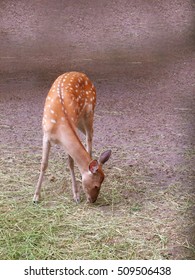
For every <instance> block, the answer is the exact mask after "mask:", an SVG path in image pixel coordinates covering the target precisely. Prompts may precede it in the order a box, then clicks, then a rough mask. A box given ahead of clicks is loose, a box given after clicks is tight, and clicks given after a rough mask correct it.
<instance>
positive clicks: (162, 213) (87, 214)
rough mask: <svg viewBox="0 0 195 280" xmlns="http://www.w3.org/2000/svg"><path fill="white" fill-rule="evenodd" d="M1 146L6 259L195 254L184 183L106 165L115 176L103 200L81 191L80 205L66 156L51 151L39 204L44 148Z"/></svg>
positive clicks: (1, 241) (0, 249)
mask: <svg viewBox="0 0 195 280" xmlns="http://www.w3.org/2000/svg"><path fill="white" fill-rule="evenodd" d="M2 148H5V147H2ZM2 150H4V155H3V156H2V158H1V161H0V167H1V168H0V170H1V171H0V172H1V174H0V177H1V202H0V209H1V218H0V219H1V221H0V223H1V231H0V234H1V236H0V258H1V259H173V258H180V259H186V258H187V259H190V258H193V256H194V255H195V248H194V246H193V244H191V243H190V240H189V238H188V237H187V233H185V230H184V229H185V228H189V226H190V223H191V221H192V220H191V218H190V217H189V211H190V209H191V207H192V205H193V201H194V197H192V196H191V195H189V194H188V193H187V190H186V192H185V191H184V192H183V193H182V197H180V198H179V196H180V194H181V192H180V190H181V185H180V184H173V185H170V186H167V187H164V188H162V189H160V188H155V186H154V183H152V182H150V181H149V179H148V173H147V170H146V169H145V170H144V169H142V170H140V169H138V167H124V168H119V167H113V168H110V169H108V167H106V168H105V171H106V173H107V174H109V176H108V177H107V180H106V182H105V184H104V186H103V188H102V190H101V194H100V196H99V198H98V201H97V202H96V203H95V204H94V205H89V204H87V203H86V202H85V198H84V196H83V200H82V202H81V203H80V204H79V205H76V204H75V203H74V201H73V200H72V194H71V182H70V175H69V172H68V169H67V168H66V167H64V166H65V164H64V156H62V155H61V156H59V155H58V153H56V154H55V156H54V154H52V155H51V159H50V164H49V169H48V171H47V175H46V178H45V180H44V184H43V189H42V201H41V203H40V204H39V205H33V203H32V201H31V199H32V196H33V192H34V185H35V184H36V180H37V178H38V168H39V162H40V154H41V153H40V149H39V150H38V151H37V153H32V152H30V151H29V149H28V148H26V149H24V148H23V149H21V150H17V151H12V150H11V147H10V148H6V149H2ZM35 150H36V149H35ZM31 151H32V150H31ZM65 178H66V179H65ZM154 189H155V190H156V192H154ZM178 198H179V200H178Z"/></svg>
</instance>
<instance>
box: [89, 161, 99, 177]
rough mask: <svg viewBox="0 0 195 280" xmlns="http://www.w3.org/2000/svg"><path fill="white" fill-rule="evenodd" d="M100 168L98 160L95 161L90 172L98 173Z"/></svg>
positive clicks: (90, 167) (91, 164)
mask: <svg viewBox="0 0 195 280" xmlns="http://www.w3.org/2000/svg"><path fill="white" fill-rule="evenodd" d="M98 167H99V163H98V161H97V160H96V159H94V160H92V161H91V162H90V164H89V171H90V172H91V173H93V174H94V173H96V172H97V170H98Z"/></svg>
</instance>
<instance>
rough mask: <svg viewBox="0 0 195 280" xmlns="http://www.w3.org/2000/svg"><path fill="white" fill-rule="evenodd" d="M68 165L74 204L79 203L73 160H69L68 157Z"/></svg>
mask: <svg viewBox="0 0 195 280" xmlns="http://www.w3.org/2000/svg"><path fill="white" fill-rule="evenodd" d="M68 163H69V168H70V173H71V178H72V192H73V197H74V200H75V201H76V203H79V202H80V189H79V187H78V186H77V184H76V178H75V173H74V160H73V159H72V158H71V156H69V155H68Z"/></svg>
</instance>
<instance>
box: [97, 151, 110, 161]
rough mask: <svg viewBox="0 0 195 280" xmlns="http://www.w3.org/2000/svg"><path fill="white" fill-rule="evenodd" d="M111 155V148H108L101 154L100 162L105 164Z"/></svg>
mask: <svg viewBox="0 0 195 280" xmlns="http://www.w3.org/2000/svg"><path fill="white" fill-rule="evenodd" d="M110 156H111V150H107V151H105V152H103V153H102V154H101V155H100V157H99V159H98V162H99V163H100V164H104V163H105V162H107V161H108V160H109V158H110Z"/></svg>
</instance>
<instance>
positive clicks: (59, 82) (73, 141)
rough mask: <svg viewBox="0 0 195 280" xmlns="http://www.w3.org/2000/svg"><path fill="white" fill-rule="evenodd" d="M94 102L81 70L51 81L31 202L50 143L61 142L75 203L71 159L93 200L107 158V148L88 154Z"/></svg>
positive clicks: (36, 197) (37, 195) (76, 189)
mask: <svg viewBox="0 0 195 280" xmlns="http://www.w3.org/2000/svg"><path fill="white" fill-rule="evenodd" d="M95 104H96V90H95V87H94V85H93V84H92V82H91V81H90V80H89V78H88V77H87V76H86V75H85V74H83V73H79V72H68V73H65V74H63V75H61V76H59V77H58V78H57V79H56V80H55V82H54V83H53V85H52V87H51V89H50V91H49V93H48V95H47V98H46V101H45V107H44V114H43V121H42V126H43V151H42V162H41V171H40V175H39V179H38V183H37V186H36V189H35V194H34V198H33V201H34V202H35V203H36V202H38V201H39V199H40V190H41V184H42V181H43V175H44V172H45V170H46V168H47V166H48V158H49V151H50V147H51V143H56V144H59V145H61V146H62V147H63V148H64V150H65V151H66V152H67V154H68V162H69V168H70V172H71V178H72V191H73V197H74V200H75V201H76V202H77V203H78V202H79V201H80V189H79V187H78V186H77V184H76V178H75V173H74V162H76V164H77V166H78V168H79V171H80V173H81V175H82V187H83V190H84V192H85V194H86V198H87V201H88V202H91V203H93V202H95V201H96V200H97V197H98V194H99V191H100V188H101V184H102V182H103V180H104V173H103V171H102V165H103V164H104V163H105V162H106V161H107V160H108V159H109V158H110V155H111V150H107V151H105V152H103V153H102V154H101V155H100V157H99V159H98V160H93V159H92V158H91V156H92V138H93V119H94V109H95ZM77 128H78V129H79V130H80V131H81V132H83V133H84V134H85V136H86V146H87V147H86V149H85V147H84V146H83V144H82V143H81V140H80V139H79V137H78V134H77Z"/></svg>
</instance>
